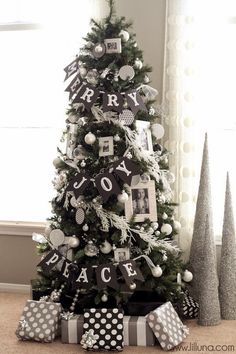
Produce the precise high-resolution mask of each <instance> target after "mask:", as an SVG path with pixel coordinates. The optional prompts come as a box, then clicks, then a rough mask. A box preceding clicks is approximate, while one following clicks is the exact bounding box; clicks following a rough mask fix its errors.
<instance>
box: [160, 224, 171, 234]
mask: <svg viewBox="0 0 236 354" xmlns="http://www.w3.org/2000/svg"><path fill="white" fill-rule="evenodd" d="M161 232H162V233H163V234H166V235H170V234H171V232H172V226H171V225H170V224H163V225H162V227H161Z"/></svg>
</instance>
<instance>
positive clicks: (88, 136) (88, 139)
mask: <svg viewBox="0 0 236 354" xmlns="http://www.w3.org/2000/svg"><path fill="white" fill-rule="evenodd" d="M84 141H85V142H86V144H88V145H93V144H94V143H95V141H96V136H95V135H94V134H93V133H91V132H89V133H88V134H86V135H85V137H84Z"/></svg>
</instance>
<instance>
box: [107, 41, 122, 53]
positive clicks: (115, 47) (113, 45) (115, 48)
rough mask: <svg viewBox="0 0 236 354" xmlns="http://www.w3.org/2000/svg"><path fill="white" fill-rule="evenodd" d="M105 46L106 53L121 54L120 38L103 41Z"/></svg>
mask: <svg viewBox="0 0 236 354" xmlns="http://www.w3.org/2000/svg"><path fill="white" fill-rule="evenodd" d="M104 44H105V46H106V53H107V54H112V53H121V39H120V38H109V39H105V40H104Z"/></svg>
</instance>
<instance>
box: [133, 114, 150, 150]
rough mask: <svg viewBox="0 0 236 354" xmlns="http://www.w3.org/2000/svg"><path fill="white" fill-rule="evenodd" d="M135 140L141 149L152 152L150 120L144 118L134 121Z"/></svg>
mask: <svg viewBox="0 0 236 354" xmlns="http://www.w3.org/2000/svg"><path fill="white" fill-rule="evenodd" d="M136 129H137V141H138V144H139V146H140V147H141V148H142V150H145V151H149V152H153V145H152V134H151V130H150V122H147V121H144V120H137V121H136Z"/></svg>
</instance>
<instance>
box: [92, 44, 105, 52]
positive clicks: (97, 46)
mask: <svg viewBox="0 0 236 354" xmlns="http://www.w3.org/2000/svg"><path fill="white" fill-rule="evenodd" d="M94 51H95V52H96V53H102V52H103V47H102V46H101V44H97V45H96V47H95V48H94Z"/></svg>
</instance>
